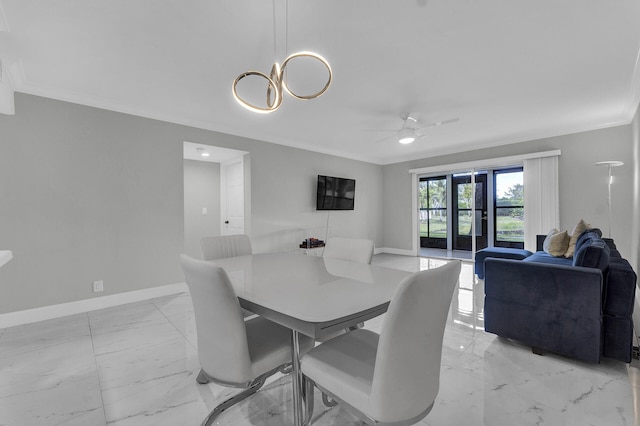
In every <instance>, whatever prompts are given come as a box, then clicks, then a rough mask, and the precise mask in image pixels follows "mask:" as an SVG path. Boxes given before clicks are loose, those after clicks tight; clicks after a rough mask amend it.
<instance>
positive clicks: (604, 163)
mask: <svg viewBox="0 0 640 426" xmlns="http://www.w3.org/2000/svg"><path fill="white" fill-rule="evenodd" d="M623 164H624V163H623V162H622V161H613V160H609V161H599V162H597V163H596V166H607V168H608V171H609V181H608V184H607V185H608V190H609V194H608V197H607V207H608V210H609V238H611V184H612V183H613V176H612V175H611V168H612V167H620V166H622V165H623Z"/></svg>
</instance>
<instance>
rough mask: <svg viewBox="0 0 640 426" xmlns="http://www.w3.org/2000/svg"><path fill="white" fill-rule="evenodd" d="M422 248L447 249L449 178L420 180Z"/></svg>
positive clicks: (440, 177)
mask: <svg viewBox="0 0 640 426" xmlns="http://www.w3.org/2000/svg"><path fill="white" fill-rule="evenodd" d="M419 185H420V186H419V188H418V190H419V203H420V218H419V220H420V246H421V247H434V248H447V178H446V176H439V177H430V178H422V179H420V184H419Z"/></svg>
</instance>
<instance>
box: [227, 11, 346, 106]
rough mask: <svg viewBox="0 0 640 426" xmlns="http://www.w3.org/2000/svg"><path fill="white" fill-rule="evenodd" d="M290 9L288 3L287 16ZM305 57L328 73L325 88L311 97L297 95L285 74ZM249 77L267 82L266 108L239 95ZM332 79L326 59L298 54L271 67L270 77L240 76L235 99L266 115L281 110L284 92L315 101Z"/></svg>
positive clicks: (235, 82) (249, 74) (315, 55)
mask: <svg viewBox="0 0 640 426" xmlns="http://www.w3.org/2000/svg"><path fill="white" fill-rule="evenodd" d="M273 3H274V4H273V10H274V17H273V33H274V34H273V44H274V51H275V44H276V34H275V32H276V19H275V0H274V2H273ZM288 9H289V2H288V1H287V15H288ZM287 18H288V16H287ZM287 20H288V19H287ZM287 31H288V28H287ZM304 57H307V58H312V59H315V60H317V61H319V62H320V63H322V65H324V67H325V68H326V70H327V73H328V78H327V82H326V83H325V85H324V87H323V88H322V89H321V90H319V91H318V92H316V93H313V94H310V95H300V94H297V93H295V92H294V91H293V90H291V88H290V87H289V84H288V82H287V73H286V72H285V71H286V68H287V65H288V64H289V63H290V62H291V61H292V60H294V59H296V58H304ZM249 76H257V77H260V78H263V79H265V80H266V82H267V92H266V103H265V104H264V106H259V105H254V104H252V103H251V102H248V101H246V100H244V99H242V97H241V96H240V95H239V94H238V89H237V86H238V83H239V82H240V81H241V80H242V79H243V78H246V77H249ZM332 79H333V72H332V71H331V66H330V65H329V62H327V60H326V59H325V58H323V57H322V56H320V55H318V54H317V53H313V52H307V51H303V52H297V53H293V54H291V55H289V56H287V57H286V59H285V60H284V61H283V62H282V65H280V64H279V63H278V62H275V63H274V64H273V66H272V67H271V73H270V74H269V75H267V74H265V73H263V72H260V71H245V72H243V73H242V74H240V75H239V76H238V77H236V79H235V80H234V81H233V85H232V89H233V97H234V98H235V100H236V102H238V103H239V104H240V105H241V106H243V107H244V108H246V109H248V110H249V111H253V112H257V113H261V114H266V113H270V112H274V111H276V110H277V109H278V108H280V105H282V98H283V94H284V93H283V92H287V93H288V94H289V95H291V96H292V97H294V98H296V99H302V100H308V99H314V98H317V97H318V96H321V95H322V94H323V93H324V92H326V91H327V89H328V88H329V86H330V85H331V81H332Z"/></svg>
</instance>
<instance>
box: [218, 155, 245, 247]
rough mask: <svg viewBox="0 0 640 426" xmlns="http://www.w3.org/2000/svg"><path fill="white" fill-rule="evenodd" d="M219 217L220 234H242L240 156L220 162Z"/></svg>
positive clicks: (242, 210) (242, 164) (242, 204)
mask: <svg viewBox="0 0 640 426" xmlns="http://www.w3.org/2000/svg"><path fill="white" fill-rule="evenodd" d="M220 181H221V187H222V188H221V189H222V191H221V192H222V194H221V203H220V207H221V219H222V226H221V227H220V233H221V234H222V235H236V234H244V233H245V231H244V162H243V160H242V158H239V159H235V160H231V161H229V162H227V163H222V164H221V166H220Z"/></svg>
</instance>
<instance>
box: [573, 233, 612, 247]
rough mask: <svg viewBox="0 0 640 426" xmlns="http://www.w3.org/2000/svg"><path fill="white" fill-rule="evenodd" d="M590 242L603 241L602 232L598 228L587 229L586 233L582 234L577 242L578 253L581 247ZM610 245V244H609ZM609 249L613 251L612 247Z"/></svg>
mask: <svg viewBox="0 0 640 426" xmlns="http://www.w3.org/2000/svg"><path fill="white" fill-rule="evenodd" d="M589 240H603V241H604V239H603V238H602V231H601V230H600V229H598V228H591V229H587V230H586V231H584V232H582V234H580V235H579V236H578V239H577V240H576V251H578V250H579V249H580V246H582V244H584V243H585V242H589ZM604 242H605V244H606V243H607V242H606V241H604ZM607 245H608V244H607ZM609 249H611V246H609Z"/></svg>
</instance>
